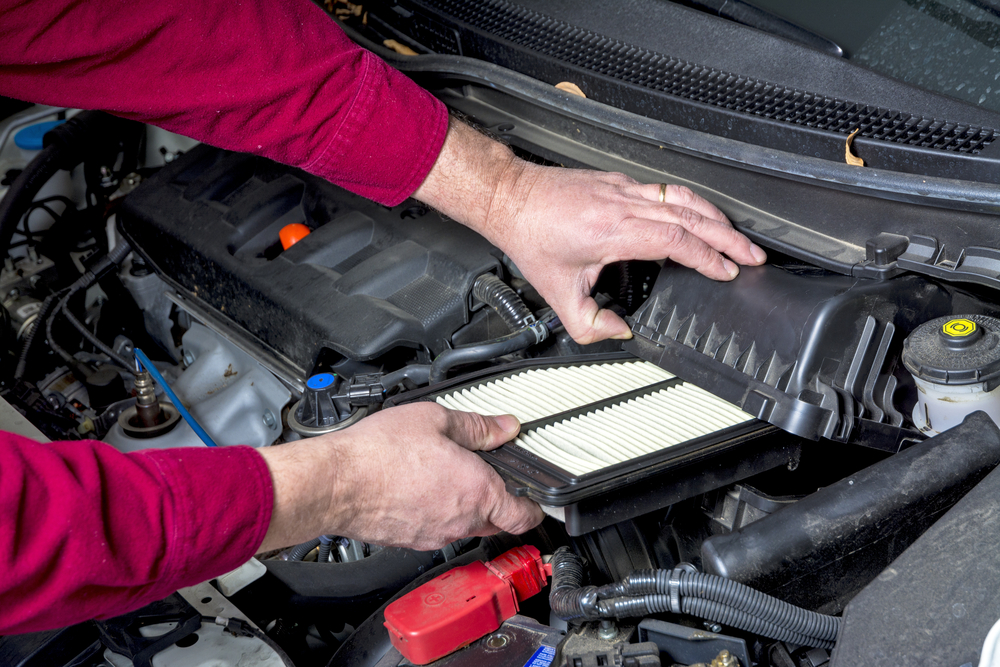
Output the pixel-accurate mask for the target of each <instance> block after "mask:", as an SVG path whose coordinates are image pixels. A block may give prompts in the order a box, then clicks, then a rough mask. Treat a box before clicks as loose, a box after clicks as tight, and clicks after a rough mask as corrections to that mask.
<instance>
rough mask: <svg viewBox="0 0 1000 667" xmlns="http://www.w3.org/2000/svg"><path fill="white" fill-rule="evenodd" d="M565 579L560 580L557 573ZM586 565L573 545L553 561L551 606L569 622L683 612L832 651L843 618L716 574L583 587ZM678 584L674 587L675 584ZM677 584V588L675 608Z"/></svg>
mask: <svg viewBox="0 0 1000 667" xmlns="http://www.w3.org/2000/svg"><path fill="white" fill-rule="evenodd" d="M557 570H558V571H559V572H560V574H561V577H560V579H559V580H558V581H557V577H556V572H557ZM582 579H583V564H582V562H581V560H580V558H579V557H578V556H577V555H576V554H574V553H573V552H572V550H570V549H569V548H568V547H560V548H559V549H557V550H556V553H555V554H554V555H553V558H552V591H551V593H550V596H549V606H550V607H551V608H552V612H553V613H554V614H555V615H556V616H558V617H559V618H562V619H564V620H575V619H579V618H584V619H587V620H594V619H597V618H609V617H614V618H635V617H642V616H647V615H649V614H655V613H661V612H667V611H672V612H675V613H676V612H678V611H680V612H682V613H685V614H690V615H693V616H698V617H699V618H705V619H708V620H711V621H715V622H717V623H722V624H724V625H731V626H733V627H737V628H740V629H742V630H746V631H748V632H752V633H755V634H759V635H763V636H766V637H770V638H772V639H779V640H782V641H791V642H795V643H797V644H802V645H806V646H815V647H819V648H831V647H832V646H833V641H834V640H835V639H836V637H837V631H838V630H839V629H840V619H839V618H836V617H834V616H826V615H823V614H817V613H815V612H811V611H808V610H806V609H801V608H799V607H796V606H794V605H791V604H788V603H787V602H784V601H782V600H779V599H777V598H775V597H772V596H770V595H767V594H765V593H761V592H760V591H757V590H754V589H752V588H749V587H748V586H744V585H743V584H740V583H738V582H735V581H730V580H728V579H725V578H723V577H718V576H715V575H706V574H702V573H700V572H689V571H686V570H680V569H678V570H639V571H636V572H633V573H631V574H629V575H628V576H626V577H625V578H624V579H623V580H622V581H620V582H618V583H614V584H608V585H606V586H601V587H600V588H596V587H594V586H587V587H581V586H580V583H581V582H582ZM672 582H674V583H672ZM671 586H676V589H677V590H676V602H675V604H677V603H679V605H680V609H677V608H674V606H673V605H671V601H670V598H671V596H670V592H671V590H670V589H671Z"/></svg>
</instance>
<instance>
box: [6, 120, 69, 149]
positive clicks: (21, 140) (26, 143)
mask: <svg viewBox="0 0 1000 667" xmlns="http://www.w3.org/2000/svg"><path fill="white" fill-rule="evenodd" d="M65 122H66V121H64V120H49V121H45V122H44V123H35V124H34V125H29V126H28V127H26V128H24V129H23V130H21V131H20V132H18V133H17V134H15V135H14V145H16V146H17V147H18V148H23V149H24V150H26V151H40V150H42V148H44V146H42V137H44V136H45V133H46V132H48V131H49V130H51V129H52V128H53V127H56V126H57V125H62V124H63V123H65Z"/></svg>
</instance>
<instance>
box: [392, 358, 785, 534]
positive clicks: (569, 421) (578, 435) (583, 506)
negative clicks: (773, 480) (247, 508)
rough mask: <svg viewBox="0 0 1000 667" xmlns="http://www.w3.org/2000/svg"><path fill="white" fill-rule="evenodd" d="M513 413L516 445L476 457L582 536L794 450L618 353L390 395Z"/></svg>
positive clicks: (525, 364) (761, 426) (480, 374)
mask: <svg viewBox="0 0 1000 667" xmlns="http://www.w3.org/2000/svg"><path fill="white" fill-rule="evenodd" d="M414 401H436V402H437V403H439V404H441V405H443V406H446V407H449V408H453V409H456V410H465V411H468V412H478V413H479V414H483V415H497V414H513V415H515V416H517V418H518V419H520V420H521V433H520V435H519V436H518V438H517V439H515V440H514V441H513V442H510V443H508V444H506V445H503V446H501V447H498V448H497V449H494V450H491V451H488V452H480V453H479V455H480V456H481V457H482V458H483V459H484V460H485V461H486V462H487V463H489V464H490V465H491V466H493V468H494V469H495V470H496V471H497V472H498V473H499V474H500V476H501V477H502V478H503V479H504V482H505V483H506V485H507V489H508V491H509V492H510V493H513V494H516V495H521V496H527V497H528V498H531V499H532V500H534V501H536V502H537V503H538V504H539V505H541V506H542V507H543V508H544V509H545V511H546V512H547V513H549V514H550V515H552V516H554V517H556V518H557V519H559V520H561V521H564V522H565V523H564V525H565V528H566V532H567V533H569V534H570V535H574V536H576V535H585V534H587V533H589V532H591V531H594V530H599V529H601V528H606V527H608V526H611V525H613V524H616V523H618V522H621V521H625V520H627V519H632V518H635V517H637V516H641V515H643V514H647V513H649V512H653V511H656V510H659V509H662V508H664V507H667V506H669V505H672V504H674V503H678V502H681V501H684V500H687V499H690V498H694V497H696V496H697V495H698V494H702V493H707V492H709V491H714V490H716V489H719V488H722V487H724V486H726V485H728V484H732V483H734V482H737V481H739V480H741V479H746V478H747V477H750V476H752V475H756V474H758V473H761V472H764V471H766V470H771V469H772V468H776V467H778V466H783V465H787V464H788V463H789V462H790V461H793V460H795V457H796V456H798V451H799V450H798V447H799V444H798V442H797V441H795V440H791V439H789V438H788V437H785V435H784V434H782V433H781V432H780V431H779V430H778V429H776V428H775V427H773V426H771V425H769V424H767V423H764V422H762V421H759V420H757V419H754V418H753V417H751V416H750V415H749V414H747V413H745V412H742V411H741V410H739V409H738V408H736V407H734V406H733V405H730V404H729V403H727V402H726V401H724V400H722V399H720V398H717V397H715V396H713V395H711V394H709V393H708V392H706V391H703V390H701V389H699V388H698V387H695V386H694V385H691V384H688V383H685V382H684V381H683V380H681V379H680V378H677V377H674V376H673V375H671V374H670V373H668V372H667V371H664V370H662V369H661V368H659V367H658V366H656V365H654V364H651V363H648V362H645V361H639V360H637V359H636V358H635V357H631V356H625V355H622V354H609V355H603V356H597V355H594V356H590V357H578V358H576V359H565V358H564V359H560V360H558V361H553V360H546V359H533V360H526V361H520V362H515V363H513V364H510V365H508V366H505V367H497V368H492V369H486V370H482V371H477V372H475V373H472V374H469V375H466V376H464V377H458V378H454V379H452V380H448V381H446V382H444V383H442V384H440V385H432V386H430V387H427V388H425V389H418V390H414V391H412V392H406V393H404V394H399V395H398V396H395V397H392V398H390V399H389V400H388V401H386V404H385V407H386V408H388V409H392V406H394V405H402V404H404V403H411V402H414Z"/></svg>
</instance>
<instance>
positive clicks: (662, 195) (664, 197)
mask: <svg viewBox="0 0 1000 667" xmlns="http://www.w3.org/2000/svg"><path fill="white" fill-rule="evenodd" d="M665 201H667V184H666V183H660V203H661V204H662V203H664V202H665Z"/></svg>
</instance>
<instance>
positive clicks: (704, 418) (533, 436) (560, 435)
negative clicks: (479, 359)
mask: <svg viewBox="0 0 1000 667" xmlns="http://www.w3.org/2000/svg"><path fill="white" fill-rule="evenodd" d="M435 400H436V401H437V402H438V403H440V404H441V405H443V406H445V407H448V408H452V409H455V410H465V411H468V412H477V413H479V414H483V415H497V414H513V415H515V416H516V417H517V418H518V419H519V420H521V423H522V430H521V435H520V436H518V438H517V439H516V440H515V441H514V442H513V444H514V445H516V446H518V447H520V448H522V449H524V450H525V451H527V452H530V453H531V454H533V455H535V456H536V457H538V458H540V459H542V460H544V461H547V462H549V463H550V464H552V465H555V466H557V467H558V468H560V469H562V470H565V471H566V472H568V473H570V474H571V475H573V476H581V475H586V474H588V473H594V472H597V471H600V470H603V469H605V468H608V467H610V466H614V465H616V464H620V463H625V462H627V461H631V460H633V459H637V458H640V457H642V456H645V455H647V454H653V453H655V452H659V451H661V450H664V449H667V448H670V447H675V446H677V445H681V444H684V443H688V442H691V441H693V440H698V439H701V438H704V437H706V436H709V435H711V434H713V433H716V432H718V431H723V430H725V429H728V428H730V427H733V426H737V425H739V424H745V423H747V422H750V421H752V420H753V417H752V416H751V415H749V414H747V413H745V412H743V411H741V410H740V409H739V408H736V407H735V406H733V405H731V404H730V403H727V402H726V401H724V400H722V399H720V398H717V397H715V396H713V395H712V394H709V393H708V392H706V391H704V390H703V389H699V388H698V387H695V386H694V385H691V384H687V383H685V382H682V381H680V380H678V379H676V378H674V376H673V375H671V374H670V373H668V372H666V371H664V370H663V369H661V368H659V367H658V366H655V365H654V364H651V363H649V362H645V361H625V362H621V361H619V362H609V363H595V364H586V365H575V366H573V365H570V366H557V367H550V368H536V369H530V370H525V371H521V372H519V373H515V374H512V375H508V376H506V377H502V378H499V379H493V380H488V381H484V382H482V383H479V384H472V385H467V386H464V387H461V388H458V389H455V390H453V391H449V392H446V393H443V394H441V395H439V396H437V397H436V398H435Z"/></svg>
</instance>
